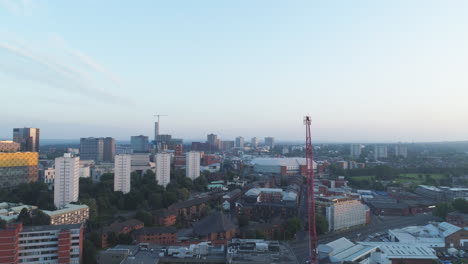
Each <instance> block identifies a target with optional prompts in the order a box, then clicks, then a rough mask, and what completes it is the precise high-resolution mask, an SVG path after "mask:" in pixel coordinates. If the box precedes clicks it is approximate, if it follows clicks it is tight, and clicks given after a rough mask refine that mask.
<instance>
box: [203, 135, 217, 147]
mask: <svg viewBox="0 0 468 264" xmlns="http://www.w3.org/2000/svg"><path fill="white" fill-rule="evenodd" d="M206 142H208V144H209V145H210V150H211V151H217V150H219V139H218V136H217V135H215V134H209V135H208V136H206Z"/></svg>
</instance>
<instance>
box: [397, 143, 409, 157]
mask: <svg viewBox="0 0 468 264" xmlns="http://www.w3.org/2000/svg"><path fill="white" fill-rule="evenodd" d="M395 156H397V157H403V158H407V157H408V147H407V146H406V145H405V144H403V143H398V144H396V145H395Z"/></svg>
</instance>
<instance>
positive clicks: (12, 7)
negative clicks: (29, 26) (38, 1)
mask: <svg viewBox="0 0 468 264" xmlns="http://www.w3.org/2000/svg"><path fill="white" fill-rule="evenodd" d="M0 7H3V8H4V9H6V10H7V11H8V12H10V13H12V14H15V15H30V14H32V10H33V9H34V2H33V1H32V0H0Z"/></svg>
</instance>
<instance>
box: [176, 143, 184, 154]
mask: <svg viewBox="0 0 468 264" xmlns="http://www.w3.org/2000/svg"><path fill="white" fill-rule="evenodd" d="M182 152H183V146H182V144H177V145H175V147H174V155H175V156H180V155H182Z"/></svg>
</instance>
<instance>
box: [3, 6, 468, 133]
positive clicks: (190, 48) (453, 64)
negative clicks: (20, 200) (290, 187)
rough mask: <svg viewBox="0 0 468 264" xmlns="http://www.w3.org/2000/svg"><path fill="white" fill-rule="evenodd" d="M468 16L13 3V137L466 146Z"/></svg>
mask: <svg viewBox="0 0 468 264" xmlns="http://www.w3.org/2000/svg"><path fill="white" fill-rule="evenodd" d="M467 7H468V2H465V1H450V2H440V1H422V0H417V1H403V0H396V1H352V2H346V1H323V2H317V1H293V2H291V1H266V0H259V1H247V0H241V1H234V2H230V1H202V2H199V1H197V2H193V1H182V2H174V1H170V2H158V1H149V0H147V1H138V2H136V3H135V2H131V1H122V2H119V4H116V2H115V1H109V0H108V1H90V0H85V1H75V2H71V1H47V0H44V1H31V0H22V1H20V0H0V84H1V85H0V87H1V88H0V91H1V97H2V103H1V104H0V111H1V112H2V125H1V126H0V137H4V138H7V139H8V138H11V137H12V128H14V127H23V126H27V127H39V128H40V129H41V138H58V139H69V138H77V139H78V138H80V137H88V136H95V137H98V136H111V137H114V138H117V139H125V138H130V136H132V135H139V134H143V135H147V136H149V137H150V138H152V137H153V122H154V121H155V118H154V117H153V115H154V114H167V115H168V116H165V117H161V122H162V125H161V133H164V134H171V135H173V137H176V138H201V139H203V138H205V136H206V134H209V133H215V134H218V135H219V136H220V138H221V139H234V138H235V137H236V136H239V135H244V137H245V138H246V139H250V138H251V137H252V136H257V137H259V138H260V139H263V137H264V136H273V137H275V138H277V139H279V140H280V139H281V140H284V139H289V140H292V141H299V140H301V139H302V138H303V137H304V133H305V131H304V129H305V128H304V126H303V124H302V118H303V116H304V115H306V114H310V115H311V116H312V120H313V123H312V134H313V138H314V141H315V142H321V141H322V142H324V141H325V142H326V141H329V142H331V141H336V142H399V141H402V142H413V141H414V142H428V141H434V142H438V141H463V140H468V124H466V122H463V120H468V109H467V104H466V102H465V101H466V98H468V89H466V87H468V75H466V74H465V73H464V70H465V68H466V64H467V61H468V52H467V49H466V46H467V44H468V32H467V31H466V28H467V26H468V16H466V10H468V9H467Z"/></svg>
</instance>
